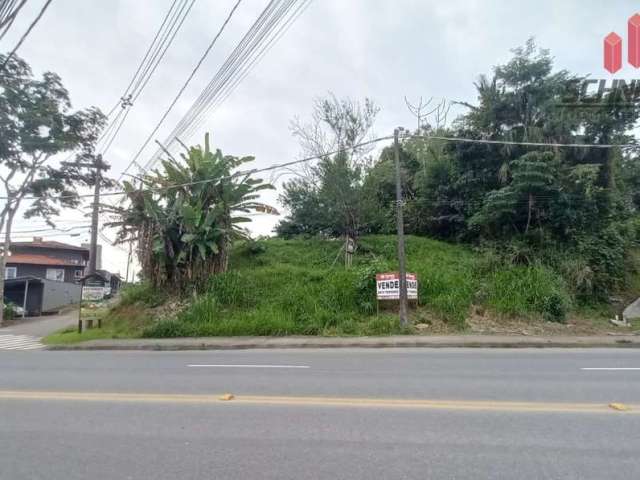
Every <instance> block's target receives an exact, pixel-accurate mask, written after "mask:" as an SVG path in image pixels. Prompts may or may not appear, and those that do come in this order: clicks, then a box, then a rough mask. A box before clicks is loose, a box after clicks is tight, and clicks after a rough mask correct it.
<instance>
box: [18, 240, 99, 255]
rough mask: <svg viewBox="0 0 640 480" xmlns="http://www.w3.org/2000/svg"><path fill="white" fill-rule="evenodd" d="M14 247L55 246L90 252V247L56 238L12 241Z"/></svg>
mask: <svg viewBox="0 0 640 480" xmlns="http://www.w3.org/2000/svg"><path fill="white" fill-rule="evenodd" d="M11 246H12V247H34V248H54V249H57V250H74V251H79V252H86V253H89V249H88V248H84V247H78V246H77V245H69V244H68V243H62V242H56V241H55V240H40V241H34V242H11Z"/></svg>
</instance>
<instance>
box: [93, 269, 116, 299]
mask: <svg viewBox="0 0 640 480" xmlns="http://www.w3.org/2000/svg"><path fill="white" fill-rule="evenodd" d="M96 273H99V274H100V275H102V277H103V278H104V291H105V295H106V296H107V297H109V296H112V295H115V294H116V293H117V292H118V290H120V284H121V283H122V278H120V275H119V274H117V273H111V272H109V271H107V270H96Z"/></svg>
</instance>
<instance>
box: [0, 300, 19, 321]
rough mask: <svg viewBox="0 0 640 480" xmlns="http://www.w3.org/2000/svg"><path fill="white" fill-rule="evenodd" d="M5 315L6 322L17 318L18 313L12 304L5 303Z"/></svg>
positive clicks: (3, 308)
mask: <svg viewBox="0 0 640 480" xmlns="http://www.w3.org/2000/svg"><path fill="white" fill-rule="evenodd" d="M2 310H3V315H4V319H5V320H13V318H14V317H15V314H16V311H15V310H14V309H13V304H12V303H5V304H3V306H2Z"/></svg>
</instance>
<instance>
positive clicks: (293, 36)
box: [0, 0, 640, 272]
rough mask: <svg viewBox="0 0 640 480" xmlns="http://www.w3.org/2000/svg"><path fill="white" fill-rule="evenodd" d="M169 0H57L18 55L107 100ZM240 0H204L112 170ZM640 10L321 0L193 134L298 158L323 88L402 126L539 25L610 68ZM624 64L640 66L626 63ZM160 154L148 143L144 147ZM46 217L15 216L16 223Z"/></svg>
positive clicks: (544, 36)
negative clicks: (413, 102) (611, 36)
mask: <svg viewBox="0 0 640 480" xmlns="http://www.w3.org/2000/svg"><path fill="white" fill-rule="evenodd" d="M171 1H172V0H53V2H52V4H51V6H50V7H49V10H48V11H47V12H46V14H45V16H44V17H43V18H42V20H41V22H40V23H39V24H38V25H37V27H36V29H35V30H34V31H33V33H32V35H31V36H30V37H29V38H28V39H27V41H26V42H25V43H24V45H23V46H22V48H21V49H20V51H19V54H20V55H21V56H22V57H23V58H25V59H26V60H27V61H28V62H29V63H30V64H31V65H32V67H33V69H34V71H35V72H37V73H41V72H43V71H46V70H51V71H54V72H57V73H58V74H59V75H60V76H61V77H62V79H63V82H64V84H65V86H66V87H67V88H68V89H69V91H70V93H71V97H72V102H73V105H74V107H75V108H84V107H88V106H91V105H95V106H98V107H101V108H102V109H103V110H105V111H106V110H108V109H109V108H110V107H111V106H112V105H113V104H114V103H115V102H116V101H117V99H118V98H119V97H120V95H121V94H122V92H123V91H124V89H125V87H126V86H127V84H128V82H129V80H130V78H131V76H132V74H133V72H134V71H135V69H136V67H137V66H138V64H139V62H140V61H141V59H142V56H143V55H144V52H145V50H146V48H147V46H148V45H149V43H150V42H151V40H152V38H153V36H154V34H155V32H156V30H157V29H158V27H159V25H160V23H161V22H162V19H163V17H164V15H165V14H166V12H167V10H168V9H169V6H170V5H171ZM43 3H44V0H29V2H28V3H27V7H25V9H24V10H23V11H22V12H21V14H20V17H19V20H18V21H17V22H16V23H15V24H14V26H13V27H12V29H11V32H10V34H9V35H7V36H6V37H5V38H4V39H3V40H2V44H1V45H0V49H2V50H3V51H6V50H9V49H10V48H12V46H13V45H14V44H15V42H16V40H17V38H18V37H19V35H20V34H21V33H22V32H23V31H24V30H25V29H26V27H27V25H28V23H29V22H30V21H31V19H33V17H35V15H36V13H37V11H38V10H39V8H40V6H41V5H42V4H43ZM234 3H235V0H196V3H195V6H194V8H193V10H192V11H191V13H190V14H189V16H188V18H187V19H186V21H185V24H184V25H183V27H182V29H181V31H180V32H179V33H178V35H177V37H176V38H175V41H174V43H173V45H172V46H171V48H170V49H169V51H168V52H167V55H166V57H165V59H164V60H163V62H162V64H161V65H160V67H159V68H158V70H157V71H156V73H155V75H154V77H153V78H152V80H151V82H150V83H149V85H148V87H147V89H146V90H145V91H144V93H143V94H142V95H141V97H140V98H139V99H138V101H137V102H136V104H135V105H134V107H133V108H132V111H131V114H130V115H129V117H128V119H127V122H126V123H125V125H124V126H123V128H122V130H121V132H120V135H119V136H118V138H117V139H116V141H115V142H114V144H113V146H112V148H111V150H110V152H109V156H108V158H107V160H108V161H109V162H110V163H111V165H112V173H114V174H117V173H120V172H121V171H122V170H123V168H124V167H125V166H126V165H127V164H128V163H129V161H130V159H131V157H132V155H133V154H134V153H135V152H136V151H137V150H138V148H139V147H140V146H141V144H142V143H143V141H144V139H145V138H146V137H147V135H149V133H150V132H151V130H152V129H153V126H155V124H156V123H157V121H158V120H159V118H160V116H161V115H162V113H163V112H164V110H165V109H166V108H167V106H168V104H169V103H170V102H171V99H172V98H173V97H174V96H175V94H176V93H177V91H178V89H179V88H180V86H181V85H182V83H183V82H184V81H185V79H186V78H187V76H188V75H189V73H190V72H191V70H192V69H193V67H194V65H195V63H196V62H197V60H198V59H199V57H200V56H201V55H202V52H203V51H204V49H205V48H206V46H207V44H208V43H209V42H210V41H211V39H212V38H213V36H214V35H215V33H216V32H217V30H218V29H219V27H220V25H221V24H222V22H223V20H224V18H225V17H226V15H227V14H228V12H229V10H230V9H231V7H232V5H233V4H234ZM267 3H268V0H243V1H242V3H241V4H240V6H239V8H238V10H237V12H236V14H235V15H234V17H233V18H232V20H231V23H230V24H229V27H228V28H227V30H225V32H224V34H223V35H222V37H221V38H220V40H219V41H218V43H217V44H216V46H215V47H214V49H213V50H212V52H211V54H210V55H209V57H208V58H207V60H206V62H205V63H204V64H203V66H202V68H201V69H200V70H199V72H198V74H197V75H196V77H195V78H194V79H193V81H192V83H191V84H190V87H189V88H188V89H187V90H186V91H185V93H184V95H183V97H182V100H181V101H180V102H179V103H178V104H177V105H176V108H175V109H174V111H173V113H172V114H171V115H170V116H169V117H168V118H167V120H166V121H165V122H164V124H163V126H162V128H161V129H160V131H159V132H158V135H157V138H158V139H161V140H162V139H164V138H165V137H166V135H167V134H168V133H169V131H170V130H171V129H172V128H173V127H174V126H175V125H176V123H177V122H178V121H179V120H180V119H181V118H182V115H183V114H184V113H185V112H186V111H187V110H188V108H189V107H190V106H191V104H192V103H193V101H194V100H195V99H196V98H197V96H198V95H199V94H200V92H201V91H202V89H203V88H204V87H205V86H206V84H207V83H208V81H209V80H210V79H211V77H212V75H214V73H215V72H216V71H217V69H218V68H219V67H220V65H221V64H222V62H224V60H225V58H226V57H227V55H228V54H229V53H230V52H231V50H232V49H233V48H234V46H235V45H236V43H237V42H238V41H239V40H240V39H241V38H242V36H243V35H244V33H245V32H246V30H247V29H248V28H249V26H250V25H251V24H252V23H253V21H254V20H255V19H256V18H257V16H258V15H259V14H260V12H261V11H262V10H263V9H264V7H265V6H266V4H267ZM638 10H640V6H638V4H637V2H632V1H630V0H628V1H607V2H603V1H602V0H581V1H577V0H563V1H558V0H537V1H513V0H511V1H507V0H447V1H431V0H312V2H311V4H310V6H309V7H308V8H307V10H306V11H305V12H304V13H303V15H302V16H301V17H300V18H299V19H298V20H297V22H296V23H295V24H293V25H292V27H291V28H290V29H289V30H288V32H287V33H286V35H284V36H283V37H282V38H281V39H280V40H279V42H278V43H277V44H276V45H275V46H274V47H273V48H272V49H271V50H270V51H269V52H268V54H267V55H266V56H265V57H264V58H263V60H262V61H261V62H260V63H259V64H258V65H257V66H256V67H255V68H254V69H253V71H252V72H251V73H250V74H249V75H248V76H247V77H246V78H245V79H244V80H243V82H242V83H241V84H240V85H239V86H238V87H237V88H236V89H235V91H234V92H233V94H232V95H231V96H229V97H228V98H227V99H226V101H225V102H224V104H223V105H221V106H220V107H219V108H217V109H216V110H215V111H213V112H212V114H211V116H210V117H209V118H208V120H207V122H206V124H205V126H204V127H203V128H202V129H201V131H200V132H198V133H197V134H196V135H195V136H194V138H193V140H194V141H196V142H197V141H198V140H199V139H201V138H202V133H203V132H204V131H210V132H212V134H213V137H214V143H215V144H216V146H218V147H220V148H221V149H222V150H223V151H224V152H225V153H230V154H234V155H255V156H256V166H267V165H271V164H273V163H280V162H285V161H288V160H292V159H295V158H296V157H298V156H299V155H300V149H299V147H298V145H297V143H296V141H295V139H294V138H292V136H291V133H290V131H289V122H290V120H291V119H292V118H293V117H294V116H296V115H299V116H300V117H302V118H305V117H307V116H308V115H309V114H310V109H311V104H312V101H313V99H314V97H317V96H319V95H323V94H325V93H327V92H329V91H331V92H334V93H335V94H336V95H337V96H339V97H343V96H350V97H353V98H364V97H366V96H368V97H371V98H372V99H374V100H375V101H376V102H377V104H378V105H379V106H380V107H381V112H380V114H379V117H378V122H377V124H376V127H375V133H377V134H380V135H387V134H390V133H391V132H392V130H393V128H394V127H395V126H397V125H408V126H409V125H413V124H414V123H415V120H413V118H412V117H411V115H410V113H409V112H408V111H407V109H406V107H405V104H404V100H403V98H404V96H405V95H406V96H407V97H408V98H410V99H416V98H418V97H419V96H421V95H422V96H423V97H430V96H433V97H438V98H446V99H449V100H464V101H473V100H474V88H473V81H474V80H475V79H476V78H477V77H478V75H479V74H481V73H490V69H491V67H492V66H493V65H495V64H498V63H501V62H504V61H506V60H507V59H508V58H509V56H510V52H509V50H510V49H511V48H513V47H515V46H519V45H522V44H524V42H525V41H526V40H527V38H528V37H531V36H535V37H536V39H537V42H538V44H539V45H540V46H542V47H545V48H549V49H551V52H552V54H553V55H554V57H555V59H556V66H557V67H558V68H566V69H568V70H570V71H572V72H574V73H577V74H592V75H593V77H595V78H609V75H608V74H606V72H605V71H604V69H603V68H602V40H603V38H604V36H605V35H606V34H608V33H609V32H611V31H617V32H618V33H619V34H620V35H621V36H623V37H625V36H626V35H625V32H626V21H627V18H628V17H629V16H631V15H632V14H634V13H635V12H636V11H638ZM616 77H617V78H634V77H638V75H637V73H636V72H634V71H633V69H632V68H631V67H628V66H625V67H624V69H623V70H621V71H620V72H618V73H617V74H616ZM152 153H153V149H152V148H149V149H148V150H146V151H145V154H144V155H143V157H142V160H145V159H146V158H148V157H149V155H151V154H152ZM271 201H272V202H275V201H276V195H273V196H272V197H271ZM275 221H277V220H276V219H266V218H261V219H259V220H258V221H257V222H256V225H255V226H254V227H253V230H254V231H255V232H256V233H260V234H265V233H268V232H269V231H270V229H271V228H272V227H273V224H274V223H275ZM60 223H61V224H64V225H78V224H82V223H83V222H82V214H81V212H65V215H64V217H63V218H61V222H60ZM41 224H42V223H41V222H39V221H37V220H36V221H25V220H19V221H17V222H16V225H15V230H16V231H20V230H23V231H24V230H28V229H30V228H33V227H37V226H39V225H41ZM78 232H82V234H81V235H80V236H76V237H65V236H56V237H55V238H54V237H51V239H56V240H60V241H69V242H73V243H79V242H80V241H84V240H88V231H87V230H78ZM107 234H108V235H110V236H111V237H113V232H107ZM17 235H23V236H27V234H17ZM28 235H32V234H28ZM57 235H58V234H57ZM45 237H46V233H45ZM126 256H127V255H126V253H125V252H123V251H122V250H119V249H117V248H114V247H109V246H104V253H103V263H104V265H105V266H106V267H107V268H110V269H111V270H113V271H121V272H124V269H125V265H126Z"/></svg>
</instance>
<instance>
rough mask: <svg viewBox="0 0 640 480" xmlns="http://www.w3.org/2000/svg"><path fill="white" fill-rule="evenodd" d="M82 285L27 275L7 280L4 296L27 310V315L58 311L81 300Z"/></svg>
mask: <svg viewBox="0 0 640 480" xmlns="http://www.w3.org/2000/svg"><path fill="white" fill-rule="evenodd" d="M81 290H82V287H81V286H80V285H78V284H76V283H69V282H56V281H54V280H47V279H44V278H38V277H32V276H25V277H18V278H12V279H8V280H5V282H4V298H5V300H6V301H9V302H11V303H13V304H15V305H18V306H21V307H23V308H24V310H25V315H26V316H34V315H41V314H43V313H50V312H57V311H59V310H60V308H61V307H64V306H66V305H71V304H74V303H79V302H80V292H81Z"/></svg>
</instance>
